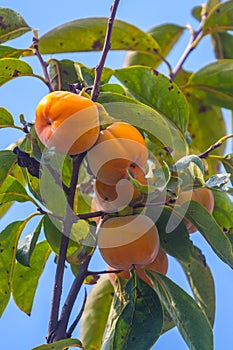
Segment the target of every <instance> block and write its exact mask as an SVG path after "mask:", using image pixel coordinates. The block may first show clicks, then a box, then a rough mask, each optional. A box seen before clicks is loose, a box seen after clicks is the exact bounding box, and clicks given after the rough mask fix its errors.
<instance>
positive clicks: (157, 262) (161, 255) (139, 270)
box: [108, 249, 168, 287]
mask: <svg viewBox="0 0 233 350" xmlns="http://www.w3.org/2000/svg"><path fill="white" fill-rule="evenodd" d="M144 268H147V269H149V270H152V271H156V272H159V273H161V274H163V275H166V273H167V270H168V257H167V254H166V253H165V252H164V251H163V250H162V249H159V252H158V255H157V256H156V258H155V259H154V261H152V263H150V264H148V265H146V266H144V267H143V266H136V268H135V271H136V274H137V275H138V276H139V277H140V278H141V279H142V280H143V281H144V282H146V283H147V284H149V285H150V286H151V287H153V284H152V281H151V280H150V278H149V277H148V276H147V273H146V271H145V270H144ZM108 270H110V271H111V270H114V268H113V267H111V266H108ZM116 275H118V276H119V277H121V278H124V279H127V280H128V279H129V278H130V271H129V270H126V271H121V272H118V273H117V274H116V273H113V272H112V273H109V280H110V282H111V283H112V285H114V284H115V281H116Z"/></svg>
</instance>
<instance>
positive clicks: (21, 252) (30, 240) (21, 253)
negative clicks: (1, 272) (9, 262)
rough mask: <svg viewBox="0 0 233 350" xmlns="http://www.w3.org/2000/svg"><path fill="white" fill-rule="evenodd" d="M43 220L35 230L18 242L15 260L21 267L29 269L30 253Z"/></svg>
mask: <svg viewBox="0 0 233 350" xmlns="http://www.w3.org/2000/svg"><path fill="white" fill-rule="evenodd" d="M42 223H43V219H42V220H41V221H40V222H39V224H38V226H37V227H36V229H35V230H34V231H33V232H31V233H29V234H28V235H27V236H25V237H24V238H23V239H22V240H20V241H19V244H18V249H17V253H16V259H17V260H18V262H19V263H20V264H21V265H24V266H27V267H30V260H31V256H32V253H33V252H34V249H35V246H36V242H37V240H38V238H39V235H40V231H41V228H42Z"/></svg>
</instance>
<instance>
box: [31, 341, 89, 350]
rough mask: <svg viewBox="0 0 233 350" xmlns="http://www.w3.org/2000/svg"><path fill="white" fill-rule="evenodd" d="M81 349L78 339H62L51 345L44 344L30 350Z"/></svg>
mask: <svg viewBox="0 0 233 350" xmlns="http://www.w3.org/2000/svg"><path fill="white" fill-rule="evenodd" d="M74 347H75V348H76V347H77V348H82V349H83V347H82V343H81V341H80V340H78V339H72V338H69V339H63V340H58V341H56V342H54V343H52V344H44V345H40V346H37V347H36V348H33V349H32V350H66V349H68V348H74Z"/></svg>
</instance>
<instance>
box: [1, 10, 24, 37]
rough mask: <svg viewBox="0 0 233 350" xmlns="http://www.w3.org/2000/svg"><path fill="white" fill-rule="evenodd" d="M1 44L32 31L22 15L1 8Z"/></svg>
mask: <svg viewBox="0 0 233 350" xmlns="http://www.w3.org/2000/svg"><path fill="white" fill-rule="evenodd" d="M0 17H1V26H0V43H3V42H5V41H7V40H12V39H14V38H17V37H19V36H21V35H23V34H24V33H26V32H28V31H29V30H31V28H30V27H29V26H28V24H27V23H26V22H25V21H24V19H23V18H22V17H21V15H20V14H19V13H17V12H15V11H13V10H11V9H9V8H3V7H1V8H0Z"/></svg>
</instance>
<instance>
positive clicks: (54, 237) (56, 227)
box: [43, 215, 79, 255]
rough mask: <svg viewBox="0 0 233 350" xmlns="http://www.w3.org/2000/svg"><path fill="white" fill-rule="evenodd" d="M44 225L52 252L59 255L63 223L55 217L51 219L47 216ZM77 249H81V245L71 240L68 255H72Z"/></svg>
mask: <svg viewBox="0 0 233 350" xmlns="http://www.w3.org/2000/svg"><path fill="white" fill-rule="evenodd" d="M43 225H44V234H45V237H46V239H47V241H48V243H49V245H50V247H51V248H52V250H53V251H54V252H55V253H56V254H57V255H58V253H59V250H60V245H61V237H62V232H63V231H62V222H61V221H59V220H56V219H55V218H54V217H51V218H49V216H48V215H45V217H44V221H43ZM77 247H79V244H78V243H77V242H76V241H73V240H70V241H69V248H68V252H67V255H70V254H72V253H73V252H74V251H75V250H76V249H77Z"/></svg>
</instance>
